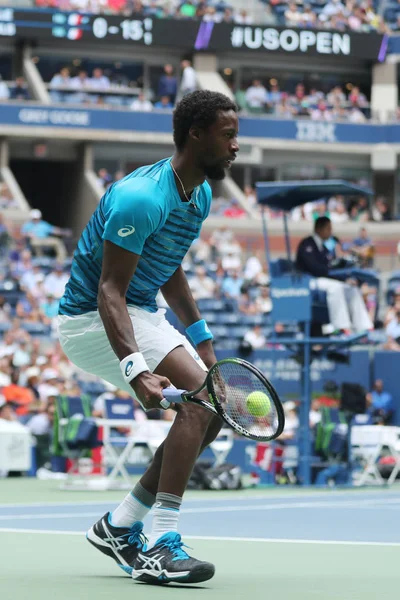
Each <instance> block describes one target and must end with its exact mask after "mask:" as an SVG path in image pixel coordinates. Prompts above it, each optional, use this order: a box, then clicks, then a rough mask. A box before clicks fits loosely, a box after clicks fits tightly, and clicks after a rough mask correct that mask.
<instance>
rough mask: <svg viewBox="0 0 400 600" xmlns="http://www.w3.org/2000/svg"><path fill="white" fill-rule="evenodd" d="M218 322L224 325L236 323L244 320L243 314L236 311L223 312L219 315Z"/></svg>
mask: <svg viewBox="0 0 400 600" xmlns="http://www.w3.org/2000/svg"><path fill="white" fill-rule="evenodd" d="M218 322H219V323H221V324H224V325H235V324H236V323H241V322H242V315H241V314H238V313H236V312H232V313H222V314H221V315H219V316H218Z"/></svg>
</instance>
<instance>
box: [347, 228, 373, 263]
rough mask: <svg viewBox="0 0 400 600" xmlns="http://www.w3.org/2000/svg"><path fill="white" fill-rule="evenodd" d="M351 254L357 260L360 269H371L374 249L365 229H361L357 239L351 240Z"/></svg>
mask: <svg viewBox="0 0 400 600" xmlns="http://www.w3.org/2000/svg"><path fill="white" fill-rule="evenodd" d="M351 253H352V254H354V255H355V256H357V257H358V258H359V260H360V265H361V267H364V268H367V267H372V265H373V262H374V255H375V247H374V244H373V242H372V240H371V238H370V237H369V236H368V232H367V230H366V229H365V227H361V229H360V234H359V237H357V238H355V239H354V240H353V242H352V245H351Z"/></svg>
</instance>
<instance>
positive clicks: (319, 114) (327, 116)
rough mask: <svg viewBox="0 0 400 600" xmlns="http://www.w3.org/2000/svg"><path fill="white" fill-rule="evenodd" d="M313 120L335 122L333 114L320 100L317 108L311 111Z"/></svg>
mask: <svg viewBox="0 0 400 600" xmlns="http://www.w3.org/2000/svg"><path fill="white" fill-rule="evenodd" d="M311 118H312V120H313V121H333V113H332V111H331V110H329V109H328V106H327V104H326V102H325V101H324V100H320V102H319V103H318V106H317V108H315V109H313V110H312V111H311Z"/></svg>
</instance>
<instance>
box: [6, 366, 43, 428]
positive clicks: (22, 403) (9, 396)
mask: <svg viewBox="0 0 400 600" xmlns="http://www.w3.org/2000/svg"><path fill="white" fill-rule="evenodd" d="M19 376H20V371H19V369H13V371H12V372H11V383H10V385H6V386H5V387H3V390H2V393H3V396H4V398H5V400H6V402H11V403H12V405H13V406H15V407H16V408H15V412H16V414H17V415H18V417H27V416H29V415H30V413H31V412H32V411H34V410H36V409H37V404H36V402H35V397H34V395H33V394H32V392H31V390H28V388H26V387H24V386H22V385H19ZM22 420H23V421H25V422H26V420H27V419H26V418H25V419H22Z"/></svg>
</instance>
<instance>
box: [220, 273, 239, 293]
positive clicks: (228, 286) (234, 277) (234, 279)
mask: <svg viewBox="0 0 400 600" xmlns="http://www.w3.org/2000/svg"><path fill="white" fill-rule="evenodd" d="M242 285H243V279H242V277H240V276H239V271H237V270H233V271H232V273H231V275H229V276H228V277H226V278H225V279H224V280H223V282H222V288H221V291H222V293H223V294H224V296H225V297H226V298H234V299H235V298H236V299H238V298H239V296H240V293H241V288H242Z"/></svg>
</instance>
